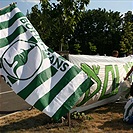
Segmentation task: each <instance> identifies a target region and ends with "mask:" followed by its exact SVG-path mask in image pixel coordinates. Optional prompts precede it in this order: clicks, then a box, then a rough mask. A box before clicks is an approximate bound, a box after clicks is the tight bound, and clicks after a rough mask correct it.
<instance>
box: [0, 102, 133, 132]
mask: <svg viewBox="0 0 133 133" xmlns="http://www.w3.org/2000/svg"><path fill="white" fill-rule="evenodd" d="M124 105H125V103H124V102H120V103H119V102H117V103H110V104H108V105H104V106H101V107H97V108H95V109H91V110H88V111H86V112H84V113H85V117H84V119H71V121H70V123H69V124H70V126H69V125H68V121H67V120H68V119H66V120H65V121H64V123H59V122H58V123H55V122H53V121H51V118H49V117H47V116H46V115H45V114H44V113H42V112H40V111H38V110H36V109H32V110H30V111H28V110H25V111H21V112H17V113H14V114H10V115H7V116H5V117H1V118H0V132H2V133H4V132H6V133H7V132H10V133H22V132H25V133H33V132H34V133H38V132H39V133H62V132H64V133H133V130H132V128H133V125H129V124H126V123H124V122H123V111H124V110H123V109H124Z"/></svg>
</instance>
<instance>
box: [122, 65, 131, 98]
mask: <svg viewBox="0 0 133 133" xmlns="http://www.w3.org/2000/svg"><path fill="white" fill-rule="evenodd" d="M132 72H133V66H132V67H131V69H130V70H129V71H128V73H127V75H126V77H125V78H124V80H127V78H128V77H129V76H130V75H131V73H132ZM130 95H131V96H133V83H131V88H130Z"/></svg>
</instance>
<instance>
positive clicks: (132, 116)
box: [123, 98, 133, 124]
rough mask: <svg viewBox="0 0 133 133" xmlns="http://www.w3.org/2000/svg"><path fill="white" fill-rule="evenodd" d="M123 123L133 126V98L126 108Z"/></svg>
mask: <svg viewBox="0 0 133 133" xmlns="http://www.w3.org/2000/svg"><path fill="white" fill-rule="evenodd" d="M123 121H124V122H126V123H128V124H133V98H131V99H129V100H128V101H127V103H126V105H125V106H124V115H123Z"/></svg>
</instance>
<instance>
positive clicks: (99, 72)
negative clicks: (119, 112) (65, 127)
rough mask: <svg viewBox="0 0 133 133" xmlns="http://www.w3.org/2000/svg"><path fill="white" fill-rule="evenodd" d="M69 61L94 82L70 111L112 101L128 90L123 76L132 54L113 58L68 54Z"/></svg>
mask: <svg viewBox="0 0 133 133" xmlns="http://www.w3.org/2000/svg"><path fill="white" fill-rule="evenodd" d="M69 61H70V62H72V63H74V64H75V65H77V66H78V67H79V68H82V70H84V71H85V72H86V73H87V75H88V77H90V78H91V80H92V81H93V82H94V84H93V85H92V86H91V87H90V89H88V91H87V92H86V93H85V94H84V95H83V96H82V97H81V98H80V100H79V102H78V104H77V108H74V109H73V110H71V112H73V111H75V110H76V111H79V112H80V111H84V110H87V109H90V108H93V107H97V106H100V105H103V104H107V103H110V102H114V101H116V100H117V99H118V98H120V96H121V97H125V94H126V93H127V91H129V89H128V88H130V84H129V82H126V81H124V79H123V78H124V77H125V76H126V74H127V72H128V71H129V70H130V68H131V66H132V65H133V56H128V57H122V58H115V57H109V56H90V55H71V54H70V55H69ZM130 79H131V78H130ZM127 89H128V90H127ZM124 92H126V93H124Z"/></svg>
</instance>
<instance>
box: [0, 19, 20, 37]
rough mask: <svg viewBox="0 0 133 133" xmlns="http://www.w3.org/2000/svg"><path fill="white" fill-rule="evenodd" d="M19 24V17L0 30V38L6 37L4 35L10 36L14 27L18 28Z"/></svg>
mask: <svg viewBox="0 0 133 133" xmlns="http://www.w3.org/2000/svg"><path fill="white" fill-rule="evenodd" d="M21 25H22V23H21V22H20V20H19V19H18V20H16V21H15V23H14V24H13V25H12V26H11V27H8V28H6V29H2V30H0V32H1V37H0V38H1V39H2V38H6V37H8V36H10V35H11V34H12V33H13V32H14V31H15V30H16V28H18V27H19V26H21Z"/></svg>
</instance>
